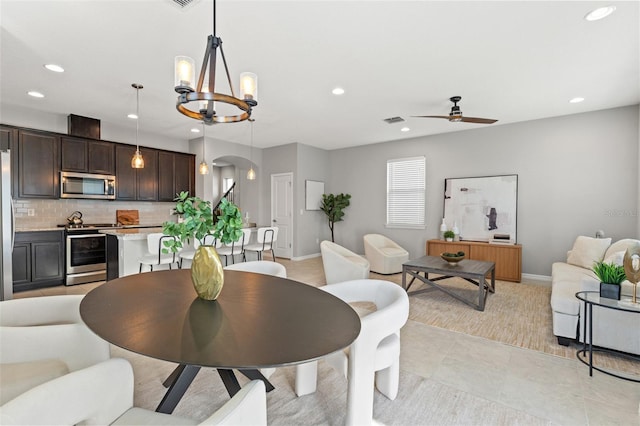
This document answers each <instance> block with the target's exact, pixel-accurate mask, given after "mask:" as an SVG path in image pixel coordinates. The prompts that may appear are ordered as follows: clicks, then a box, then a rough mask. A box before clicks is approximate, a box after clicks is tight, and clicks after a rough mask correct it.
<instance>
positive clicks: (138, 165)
mask: <svg viewBox="0 0 640 426" xmlns="http://www.w3.org/2000/svg"><path fill="white" fill-rule="evenodd" d="M131 87H133V88H134V89H136V153H135V154H134V155H133V157H132V158H131V167H133V168H134V169H144V158H142V154H141V153H140V144H139V143H138V131H139V128H140V89H142V88H143V87H144V86H143V85H142V84H138V83H133V84H132V85H131Z"/></svg>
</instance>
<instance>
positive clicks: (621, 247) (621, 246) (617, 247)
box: [604, 238, 640, 259]
mask: <svg viewBox="0 0 640 426" xmlns="http://www.w3.org/2000/svg"><path fill="white" fill-rule="evenodd" d="M637 243H640V240H634V239H631V238H624V239H622V240H618V241H616V242H615V243H613V244H611V245H610V246H609V248H608V249H607V251H606V252H605V253H604V258H605V259H606V258H607V257H609V256H611V255H612V254H614V253H617V252H620V251H621V252H623V254H624V252H625V251H627V249H628V248H629V247H631V246H632V245H634V244H637Z"/></svg>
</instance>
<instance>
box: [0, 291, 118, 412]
mask: <svg viewBox="0 0 640 426" xmlns="http://www.w3.org/2000/svg"><path fill="white" fill-rule="evenodd" d="M83 297H84V295H64V296H42V297H31V298H25V299H14V300H7V301H4V302H0V404H4V403H5V402H7V401H9V400H10V399H13V398H14V397H16V396H17V395H20V394H21V393H23V392H25V391H27V390H28V389H31V388H32V387H34V386H37V385H39V384H41V383H44V382H46V381H49V380H51V379H54V378H56V377H59V376H61V375H64V374H67V373H69V372H70V371H75V370H79V369H82V368H85V367H88V366H90V365H93V364H96V363H99V362H102V361H105V360H107V359H109V357H110V353H109V344H108V343H107V342H106V341H105V340H103V339H101V338H100V337H98V336H97V335H95V334H94V333H93V332H92V331H91V330H89V328H88V327H87V326H86V325H85V324H84V322H83V321H82V319H81V318H80V302H81V301H82V298H83ZM0 423H1V422H0Z"/></svg>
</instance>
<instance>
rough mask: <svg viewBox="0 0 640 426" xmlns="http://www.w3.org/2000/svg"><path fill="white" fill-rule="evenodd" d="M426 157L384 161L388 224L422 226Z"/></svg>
mask: <svg viewBox="0 0 640 426" xmlns="http://www.w3.org/2000/svg"><path fill="white" fill-rule="evenodd" d="M425 180H426V179H425V157H412V158H400V159H396V160H388V161H387V226H388V227H399V228H424V226H425V186H426V183H425Z"/></svg>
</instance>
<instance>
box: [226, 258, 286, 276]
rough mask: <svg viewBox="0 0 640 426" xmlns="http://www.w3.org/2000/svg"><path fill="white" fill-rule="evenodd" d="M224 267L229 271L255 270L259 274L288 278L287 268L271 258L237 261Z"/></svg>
mask: <svg viewBox="0 0 640 426" xmlns="http://www.w3.org/2000/svg"><path fill="white" fill-rule="evenodd" d="M224 269H226V270H228V271H245V272H255V273H257V274H265V275H274V276H276V277H281V278H287V268H285V267H284V265H283V264H281V263H278V262H271V261H270V260H253V261H250V262H242V263H236V264H234V265H229V266H225V267H224Z"/></svg>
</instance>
